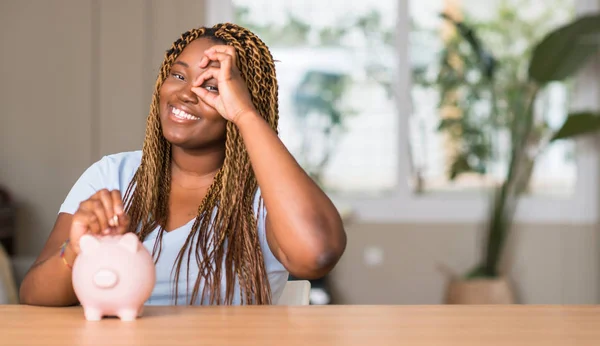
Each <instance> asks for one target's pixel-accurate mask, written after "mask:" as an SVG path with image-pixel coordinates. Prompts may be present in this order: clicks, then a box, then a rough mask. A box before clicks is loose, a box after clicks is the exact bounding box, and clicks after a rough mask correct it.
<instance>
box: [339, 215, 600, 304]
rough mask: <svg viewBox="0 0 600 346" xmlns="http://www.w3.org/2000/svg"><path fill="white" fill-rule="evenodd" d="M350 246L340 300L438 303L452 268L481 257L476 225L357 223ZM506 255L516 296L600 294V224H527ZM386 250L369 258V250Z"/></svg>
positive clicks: (572, 300) (529, 300)
mask: <svg viewBox="0 0 600 346" xmlns="http://www.w3.org/2000/svg"><path fill="white" fill-rule="evenodd" d="M347 232H348V247H347V249H346V253H345V254H344V257H343V258H342V260H341V261H340V262H339V263H338V265H337V267H336V269H335V270H334V271H333V273H332V274H331V284H332V289H333V291H334V295H335V299H336V303H339V304H344V303H352V304H392V303H393V304H438V303H441V302H443V295H444V288H445V284H446V279H447V276H446V274H445V273H444V272H443V271H441V270H440V265H443V266H447V267H449V268H451V269H452V270H453V271H455V272H458V273H459V274H463V273H464V272H466V271H467V270H469V269H471V268H472V266H474V265H475V264H476V261H477V260H478V259H479V248H478V242H479V241H480V240H481V238H480V235H481V233H480V228H479V227H477V226H475V225H439V224H438V225H433V224H432V225H423V224H418V225H417V224H350V225H349V226H348V227H347ZM511 237H512V238H511V244H510V246H509V250H508V255H507V256H506V257H507V258H508V259H509V260H508V261H507V263H505V266H506V268H507V272H508V273H509V276H510V279H511V281H512V284H513V286H514V290H515V293H516V295H517V299H518V301H519V302H521V303H526V304H593V303H597V302H599V301H600V300H599V292H600V287H599V283H600V276H599V269H600V266H599V264H600V254H599V251H598V245H599V230H598V227H597V226H593V225H592V226H573V225H520V226H519V227H517V228H516V229H515V230H514V231H513V233H512V236H511ZM371 248H378V249H381V250H382V251H383V260H382V262H381V264H380V265H374V266H372V265H369V264H368V262H367V261H365V251H368V250H369V249H371Z"/></svg>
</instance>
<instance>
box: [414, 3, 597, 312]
mask: <svg viewBox="0 0 600 346" xmlns="http://www.w3.org/2000/svg"><path fill="white" fill-rule="evenodd" d="M442 17H444V18H445V19H446V20H447V21H448V22H450V23H452V24H453V26H454V27H455V28H456V32H457V33H458V35H455V37H454V38H452V39H451V40H449V41H447V42H446V43H445V50H444V54H443V57H442V67H441V69H440V71H439V73H438V75H437V76H436V80H435V81H434V82H433V83H430V85H429V86H433V87H436V88H437V89H438V90H439V91H440V94H441V101H440V108H445V109H446V110H448V108H450V109H451V110H454V111H457V112H455V115H454V116H451V117H446V118H444V119H443V120H442V121H441V123H440V126H439V130H440V131H441V132H443V133H445V134H447V135H449V136H451V137H453V138H454V140H455V142H458V143H460V144H459V145H458V148H459V149H458V150H457V152H456V155H455V157H454V159H453V162H452V164H451V165H450V169H449V176H450V179H454V178H456V177H458V176H459V175H461V174H463V173H467V172H469V173H472V172H477V173H485V170H486V162H489V158H490V157H491V156H492V155H493V154H494V152H493V149H492V148H493V145H492V138H493V135H492V134H493V133H494V132H495V131H505V132H506V133H507V134H508V136H509V138H510V141H509V142H510V148H509V151H508V152H507V153H505V154H506V155H507V157H508V168H507V169H506V172H505V174H504V179H503V180H502V183H501V184H500V185H499V186H498V187H495V188H494V189H493V194H492V203H491V208H490V213H489V217H488V220H487V224H486V228H485V241H484V244H483V247H482V256H481V259H480V261H479V263H477V264H476V265H475V266H474V267H473V268H472V269H471V270H469V271H468V272H467V273H466V274H465V275H462V276H459V277H457V276H454V277H452V279H451V280H450V283H449V285H448V288H447V296H446V301H447V302H448V303H512V302H514V297H513V294H512V291H511V289H510V285H509V284H508V283H507V280H506V278H505V275H504V273H502V271H501V269H500V263H501V259H502V255H503V253H504V249H505V245H506V240H507V237H508V235H509V233H510V229H511V228H512V226H513V218H514V214H515V210H516V208H517V205H518V202H519V199H520V197H521V196H523V194H525V193H527V188H528V185H529V181H530V178H531V175H532V172H533V168H534V165H535V162H536V159H538V157H539V156H540V154H541V153H543V152H544V150H545V149H546V148H548V146H549V145H550V144H551V143H553V142H554V141H559V140H564V139H568V138H573V137H576V136H581V135H586V134H590V133H593V132H596V131H598V130H599V129H600V111H599V110H584V111H579V112H575V113H571V114H568V116H567V118H566V120H565V122H564V123H563V125H562V126H561V127H560V128H559V129H557V130H556V129H552V128H550V126H548V124H547V122H546V121H545V120H544V119H540V117H539V116H536V115H539V110H538V109H536V100H538V98H539V97H540V95H542V94H543V93H544V92H545V90H546V89H545V88H546V87H547V86H548V85H549V84H550V83H552V82H563V81H565V82H568V81H569V80H570V79H571V78H572V77H573V76H574V74H575V73H577V72H578V71H579V70H580V69H581V68H582V67H583V66H584V65H585V64H586V63H587V62H588V61H589V59H590V57H592V56H594V54H595V53H597V52H598V51H599V48H600V14H590V15H586V16H580V17H577V18H576V19H575V20H573V21H572V22H570V23H568V24H566V25H563V26H561V27H559V28H557V29H555V30H552V31H551V32H549V33H548V34H546V35H545V36H544V37H543V38H542V39H541V40H538V41H536V44H534V45H532V46H531V47H530V50H529V51H528V52H527V54H528V57H529V60H528V67H527V69H526V72H525V73H523V75H524V78H519V71H518V70H517V69H518V66H515V65H510V63H511V61H508V66H507V65H506V64H505V65H504V66H503V65H502V61H500V60H499V59H498V58H496V57H495V56H494V55H493V54H492V53H491V52H490V51H489V50H488V49H487V48H486V47H484V45H483V44H482V42H481V40H480V39H479V38H478V36H477V33H476V31H475V29H474V28H472V27H470V26H469V25H468V24H466V23H465V22H459V21H456V20H454V19H452V18H451V17H449V16H447V15H442ZM465 43H466V44H465ZM465 46H467V47H468V50H465V49H464V47H465ZM461 47H462V49H461ZM505 63H507V61H505ZM515 63H516V62H515ZM503 68H507V69H510V68H515V70H514V71H512V72H513V73H508V74H507V73H504V74H502V73H501V71H502V69H503ZM418 72H419V71H417V77H419V75H418ZM473 72H476V75H477V76H478V78H470V79H469V78H468V76H467V74H469V73H471V76H472V75H473ZM599 77H600V76H599ZM511 78H512V79H511ZM417 80H418V78H417ZM481 100H485V101H486V102H487V104H488V105H489V109H488V112H487V113H486V116H485V117H483V118H482V117H481V112H480V111H478V110H477V109H476V107H475V106H476V105H477V103H478V102H479V101H481ZM471 106H472V107H471ZM475 113H477V114H475Z"/></svg>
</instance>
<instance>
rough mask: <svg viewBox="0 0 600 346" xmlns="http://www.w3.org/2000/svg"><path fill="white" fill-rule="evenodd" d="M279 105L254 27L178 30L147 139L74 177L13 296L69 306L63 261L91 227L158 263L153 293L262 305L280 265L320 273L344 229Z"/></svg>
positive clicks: (177, 300) (163, 297) (282, 274)
mask: <svg viewBox="0 0 600 346" xmlns="http://www.w3.org/2000/svg"><path fill="white" fill-rule="evenodd" d="M277 102H278V101H277V81H276V78H275V66H274V63H273V58H272V56H271V54H270V52H269V50H268V48H267V47H266V46H265V44H264V43H263V42H262V41H261V40H260V39H259V38H258V37H257V36H256V35H254V34H253V33H252V32H250V31H248V30H246V29H244V28H241V27H239V26H236V25H234V24H219V25H215V26H214V27H212V28H199V29H193V30H190V31H188V32H186V33H184V34H183V35H182V36H181V37H180V39H178V40H177V41H176V42H175V43H174V44H173V45H172V47H171V49H170V50H168V51H167V54H166V56H165V60H164V61H163V64H162V66H161V69H160V73H159V76H158V78H157V81H156V87H155V91H154V95H153V99H152V105H151V109H150V114H149V116H148V120H147V128H146V137H145V140H144V145H143V149H142V150H141V151H135V152H126V153H119V154H115V155H110V156H106V157H104V158H103V159H102V160H100V161H98V162H96V163H95V164H93V165H92V166H91V167H90V168H88V169H87V170H86V172H84V174H83V175H82V176H81V177H80V178H79V180H78V181H77V182H76V184H75V185H74V186H73V188H72V189H71V191H70V192H69V194H68V196H67V198H66V200H65V201H64V203H63V204H62V206H61V209H60V212H59V215H58V217H57V220H56V223H55V225H54V229H53V230H52V232H51V234H50V236H49V238H48V240H47V242H46V245H45V247H44V249H43V250H42V252H41V254H40V255H39V257H38V258H37V260H36V262H35V263H34V265H33V266H32V268H31V269H30V271H29V273H28V274H27V276H26V277H25V279H24V281H23V283H22V285H21V289H20V299H21V302H22V303H24V304H31V305H44V306H67V305H74V304H77V297H76V296H75V294H74V292H73V288H72V283H71V271H70V266H71V264H72V263H73V261H74V260H75V258H76V257H77V254H78V253H79V238H80V237H81V236H82V235H83V234H84V233H87V232H91V233H93V234H95V235H97V236H102V235H103V234H109V233H119V234H122V233H125V232H136V233H137V234H138V235H139V238H140V240H141V241H142V242H143V244H144V246H145V247H146V248H147V249H149V250H150V251H151V252H152V253H153V256H154V257H155V261H156V274H157V282H156V286H155V288H154V291H153V292H152V296H151V297H150V299H149V300H148V302H147V304H160V305H166V304H184V303H185V304H269V303H274V302H276V301H277V299H278V298H279V295H280V294H281V291H282V289H283V287H284V285H285V282H286V280H287V278H288V273H291V274H292V275H294V276H296V277H303V278H308V279H310V278H317V277H321V276H323V275H325V274H326V273H328V272H329V271H330V270H331V269H332V268H333V266H334V265H335V264H336V263H337V261H338V260H339V258H340V257H341V255H342V253H343V251H344V249H345V245H346V235H345V232H344V229H343V226H342V222H341V219H340V216H339V213H338V212H337V210H336V208H335V207H334V205H333V204H332V203H331V201H330V200H329V199H328V197H327V196H326V195H325V193H323V191H321V189H319V187H318V186H317V185H316V184H315V183H314V182H313V181H312V180H311V179H310V178H309V177H308V175H307V174H306V173H305V172H304V171H303V170H302V169H301V167H300V166H299V165H298V164H297V162H296V161H295V160H294V159H293V157H292V155H290V153H289V152H288V151H287V149H286V148H285V147H284V145H283V144H282V142H281V141H280V140H279V138H278V136H277V133H276V129H277V121H278V107H277ZM267 211H268V212H267ZM61 244H63V245H62V246H61ZM59 249H60V250H59ZM199 273H200V274H199ZM188 277H189V281H187V280H188V279H187V278H188ZM188 287H189V289H188ZM174 292H176V294H174Z"/></svg>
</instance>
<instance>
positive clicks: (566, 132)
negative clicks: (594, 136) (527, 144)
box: [551, 112, 600, 141]
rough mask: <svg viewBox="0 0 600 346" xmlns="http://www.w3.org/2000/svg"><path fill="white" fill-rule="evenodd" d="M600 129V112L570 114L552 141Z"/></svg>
mask: <svg viewBox="0 0 600 346" xmlns="http://www.w3.org/2000/svg"><path fill="white" fill-rule="evenodd" d="M598 130H600V113H592V112H582V113H574V114H569V116H568V117H567V120H565V123H564V124H563V126H562V127H561V128H560V130H558V131H557V132H556V133H555V134H554V136H552V139H551V141H554V140H558V139H566V138H571V137H575V136H580V135H584V134H588V133H592V132H596V131H598Z"/></svg>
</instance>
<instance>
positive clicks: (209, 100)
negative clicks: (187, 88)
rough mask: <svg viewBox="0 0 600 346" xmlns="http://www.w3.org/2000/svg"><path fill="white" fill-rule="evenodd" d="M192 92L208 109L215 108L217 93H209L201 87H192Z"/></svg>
mask: <svg viewBox="0 0 600 346" xmlns="http://www.w3.org/2000/svg"><path fill="white" fill-rule="evenodd" d="M192 92H193V93H194V94H196V95H198V97H199V98H200V99H201V100H202V101H203V102H204V103H206V104H207V105H209V106H210V107H212V108H216V107H217V99H218V97H219V95H218V94H217V93H214V92H210V91H208V90H206V89H205V88H203V87H192Z"/></svg>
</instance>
